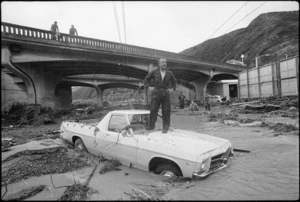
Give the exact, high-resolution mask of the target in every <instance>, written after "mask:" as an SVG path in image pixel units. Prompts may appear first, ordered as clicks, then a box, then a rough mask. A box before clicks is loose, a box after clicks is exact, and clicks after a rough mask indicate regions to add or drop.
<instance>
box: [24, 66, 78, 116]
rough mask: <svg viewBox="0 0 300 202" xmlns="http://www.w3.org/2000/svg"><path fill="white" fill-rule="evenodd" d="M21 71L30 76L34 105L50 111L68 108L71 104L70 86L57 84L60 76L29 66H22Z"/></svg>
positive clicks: (42, 68) (41, 68)
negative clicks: (47, 108) (33, 91)
mask: <svg viewBox="0 0 300 202" xmlns="http://www.w3.org/2000/svg"><path fill="white" fill-rule="evenodd" d="M22 71H23V72H25V73H26V75H30V78H31V80H32V83H33V86H34V88H35V96H36V104H40V105H41V106H42V107H51V108H52V109H55V110H56V109H62V108H66V107H69V106H70V104H71V103H72V91H71V86H65V85H61V84H59V83H60V81H61V76H60V75H56V74H54V73H53V72H52V71H47V70H45V68H44V67H38V68H37V67H32V66H31V65H30V64H23V65H22Z"/></svg>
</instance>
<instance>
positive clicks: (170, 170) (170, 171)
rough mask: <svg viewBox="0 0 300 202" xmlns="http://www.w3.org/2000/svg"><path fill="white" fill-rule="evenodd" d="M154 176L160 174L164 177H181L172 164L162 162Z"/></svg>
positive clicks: (178, 170) (177, 168) (177, 169)
mask: <svg viewBox="0 0 300 202" xmlns="http://www.w3.org/2000/svg"><path fill="white" fill-rule="evenodd" d="M155 173H156V174H161V175H163V176H165V177H174V176H177V177H179V176H182V173H181V171H180V169H179V167H178V166H177V165H176V164H175V163H173V162H163V163H161V164H159V165H158V166H157V168H156V169H155Z"/></svg>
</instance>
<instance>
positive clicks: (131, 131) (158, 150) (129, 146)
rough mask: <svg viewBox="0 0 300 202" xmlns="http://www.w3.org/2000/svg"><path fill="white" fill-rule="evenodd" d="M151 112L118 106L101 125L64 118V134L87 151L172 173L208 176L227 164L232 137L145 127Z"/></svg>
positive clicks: (230, 151) (62, 134) (147, 169)
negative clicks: (118, 108)
mask: <svg viewBox="0 0 300 202" xmlns="http://www.w3.org/2000/svg"><path fill="white" fill-rule="evenodd" d="M149 114H150V111H149V110H115V111H111V112H109V113H108V114H107V115H106V116H105V117H104V118H103V119H102V120H101V121H100V122H99V123H98V124H97V126H91V125H85V124H81V123H75V122H69V121H64V122H63V123H62V125H61V137H62V138H63V139H65V140H66V141H68V142H70V143H72V144H74V146H75V147H77V148H79V149H81V150H83V151H88V152H90V153H93V154H95V155H101V156H103V157H104V158H106V159H117V160H119V161H120V162H121V163H122V164H123V165H127V166H130V167H135V168H138V169H142V170H145V171H153V172H154V173H157V174H163V175H165V176H169V177H170V176H184V177H191V178H192V177H205V176H207V175H209V174H210V173H212V172H215V171H217V170H220V169H222V168H225V167H226V166H227V163H228V160H229V157H230V156H231V155H232V154H233V148H232V145H231V143H230V141H229V140H227V139H223V138H218V137H214V136H210V135H205V134H201V133H196V132H193V131H187V130H181V129H175V128H170V130H169V131H168V132H167V133H165V134H163V133H162V128H161V127H160V126H157V127H156V129H154V130H145V126H146V125H147V124H148V120H149Z"/></svg>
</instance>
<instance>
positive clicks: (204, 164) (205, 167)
mask: <svg viewBox="0 0 300 202" xmlns="http://www.w3.org/2000/svg"><path fill="white" fill-rule="evenodd" d="M210 161H211V158H210V157H209V156H208V157H206V158H205V159H203V160H202V161H201V160H200V161H197V163H196V167H195V172H196V173H202V172H208V171H209V167H210Z"/></svg>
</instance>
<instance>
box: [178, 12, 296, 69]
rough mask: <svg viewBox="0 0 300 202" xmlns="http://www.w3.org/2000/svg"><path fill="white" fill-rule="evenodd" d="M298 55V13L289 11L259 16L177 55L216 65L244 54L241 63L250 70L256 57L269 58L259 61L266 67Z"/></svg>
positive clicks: (237, 58) (239, 58)
mask: <svg viewBox="0 0 300 202" xmlns="http://www.w3.org/2000/svg"><path fill="white" fill-rule="evenodd" d="M298 52H299V11H290V12H270V13H264V14H261V15H259V16H258V17H257V18H255V19H254V20H253V21H252V22H251V23H250V24H249V26H248V27H246V28H242V29H238V30H235V31H232V32H230V33H227V34H225V35H222V36H220V37H217V38H213V39H210V40H207V41H205V42H203V43H201V44H198V45H196V46H193V47H191V48H188V49H186V50H184V51H182V52H180V53H182V54H184V55H190V56H196V57H199V58H201V59H206V60H212V61H219V62H226V61H227V60H231V59H234V60H239V61H241V55H242V54H244V56H245V57H244V63H245V64H246V65H247V66H248V67H249V68H251V67H254V66H255V56H256V55H264V54H267V53H268V54H273V57H262V58H260V61H261V62H262V63H268V62H271V61H272V60H274V59H283V58H284V57H285V54H288V55H294V54H298Z"/></svg>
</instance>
